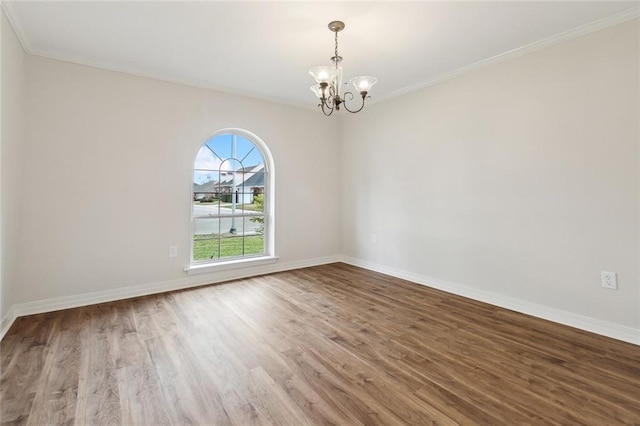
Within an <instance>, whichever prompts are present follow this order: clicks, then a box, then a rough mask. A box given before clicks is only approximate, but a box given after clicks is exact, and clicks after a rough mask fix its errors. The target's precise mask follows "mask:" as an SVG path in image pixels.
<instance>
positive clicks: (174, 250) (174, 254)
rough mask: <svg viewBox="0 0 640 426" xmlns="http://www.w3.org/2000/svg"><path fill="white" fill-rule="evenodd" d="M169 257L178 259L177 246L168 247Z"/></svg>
mask: <svg viewBox="0 0 640 426" xmlns="http://www.w3.org/2000/svg"><path fill="white" fill-rule="evenodd" d="M169 257H178V246H169Z"/></svg>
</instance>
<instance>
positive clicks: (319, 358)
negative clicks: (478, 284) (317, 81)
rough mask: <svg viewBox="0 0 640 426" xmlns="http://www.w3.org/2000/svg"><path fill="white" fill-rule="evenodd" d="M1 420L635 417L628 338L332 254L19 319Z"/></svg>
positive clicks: (635, 350) (7, 362)
mask: <svg viewBox="0 0 640 426" xmlns="http://www.w3.org/2000/svg"><path fill="white" fill-rule="evenodd" d="M0 351H1V355H2V362H1V367H2V378H1V387H0V396H1V398H2V399H1V402H0V404H1V405H0V416H1V420H2V424H30V425H44V424H74V423H75V424H80V425H84V424H105V425H106V424H127V425H160V424H180V425H182V424H202V425H225V424H237V425H251V424H277V425H304V424H336V425H357V424H364V425H373V424H385V425H396V424H411V425H424V424H474V425H475V424H482V425H521V424H539V425H543V424H544V425H547V424H572V425H573V424H591V425H618V424H636V425H637V424H640V400H639V399H640V347H638V346H634V345H631V344H626V343H622V342H619V341H615V340H612V339H608V338H604V337H600V336H597V335H593V334H589V333H586V332H582V331H578V330H575V329H571V328H568V327H564V326H561V325H558V324H553V323H550V322H546V321H543V320H539V319H535V318H531V317H528V316H525V315H521V314H517V313H514V312H511V311H508V310H505V309H499V308H496V307H493V306H490V305H485V304H482V303H478V302H474V301H470V300H467V299H464V298H461V297H456V296H452V295H449V294H446V293H442V292H439V291H435V290H431V289H429V288H427V287H422V286H418V285H415V284H410V283H407V282H405V281H402V280H398V279H395V278H390V277H388V276H384V275H380V274H376V273H373V272H369V271H365V270H362V269H358V268H355V267H351V266H347V265H344V264H340V263H337V264H332V265H325V266H318V267H314V268H307V269H300V270H296V271H290V272H283V273H278V274H274V275H269V276H262V277H257V278H252V279H246V280H241V281H236V282H231V283H227V284H220V285H215V286H209V287H201V288H198V289H192V290H186V291H180V292H173V293H166V294H162V295H156V296H149V297H142V298H137V299H131V300H126V301H120V302H114V303H108V304H101V305H95V306H90V307H84V308H78V309H71V310H66V311H59V312H54V313H48V314H41V315H34V316H29V317H23V318H19V319H18V320H17V321H16V322H15V324H14V325H13V326H12V328H11V329H10V331H9V332H8V334H7V335H6V336H5V338H4V339H3V341H2V343H1V345H0Z"/></svg>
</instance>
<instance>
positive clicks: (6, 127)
mask: <svg viewBox="0 0 640 426" xmlns="http://www.w3.org/2000/svg"><path fill="white" fill-rule="evenodd" d="M0 14H1V15H2V16H1V17H0V19H1V21H2V23H1V27H2V28H1V31H2V42H1V45H0V50H1V54H2V65H1V67H2V69H1V82H0V85H1V86H2V97H1V100H2V106H1V110H2V115H1V117H0V120H1V122H2V130H1V135H0V140H1V144H0V170H1V175H0V194H1V195H0V217H1V218H2V220H1V224H0V235H1V236H2V238H1V240H0V252H1V257H0V262H1V263H0V265H1V268H0V319H2V318H4V317H5V315H6V313H7V311H8V309H9V307H10V306H11V305H12V304H13V303H15V296H14V292H13V290H15V288H17V287H19V280H18V276H17V274H18V269H17V266H18V256H17V254H18V246H19V228H20V199H21V197H20V190H19V188H18V186H19V183H20V180H21V177H20V169H21V150H22V145H23V141H22V137H23V133H22V130H23V75H24V59H25V56H26V55H25V53H24V51H23V50H22V47H21V46H20V44H19V42H18V40H17V38H16V36H15V34H14V33H13V29H12V28H11V25H10V24H9V22H8V21H7V20H6V17H5V16H4V12H0Z"/></svg>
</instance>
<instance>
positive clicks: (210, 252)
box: [193, 218, 220, 261]
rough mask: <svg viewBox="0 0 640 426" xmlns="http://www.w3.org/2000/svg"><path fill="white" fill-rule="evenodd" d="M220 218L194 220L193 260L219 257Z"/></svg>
mask: <svg viewBox="0 0 640 426" xmlns="http://www.w3.org/2000/svg"><path fill="white" fill-rule="evenodd" d="M219 222H220V219H217V218H216V219H198V220H194V233H193V260H195V261H198V260H212V259H218V258H219V250H218V247H219V244H220V241H219V240H220V231H219V229H220V223H219Z"/></svg>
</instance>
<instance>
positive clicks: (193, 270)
mask: <svg viewBox="0 0 640 426" xmlns="http://www.w3.org/2000/svg"><path fill="white" fill-rule="evenodd" d="M277 261H278V257H277V256H260V257H253V258H249V259H236V260H229V261H226V262H216V263H206V264H201V265H190V266H188V267H187V268H185V269H184V270H185V272H186V273H187V274H189V275H195V274H206V273H208V272H218V271H226V270H229V269H240V268H246V267H250V266H260V265H269V264H271V263H276V262H277Z"/></svg>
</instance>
